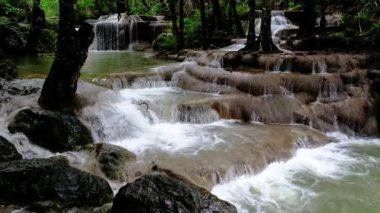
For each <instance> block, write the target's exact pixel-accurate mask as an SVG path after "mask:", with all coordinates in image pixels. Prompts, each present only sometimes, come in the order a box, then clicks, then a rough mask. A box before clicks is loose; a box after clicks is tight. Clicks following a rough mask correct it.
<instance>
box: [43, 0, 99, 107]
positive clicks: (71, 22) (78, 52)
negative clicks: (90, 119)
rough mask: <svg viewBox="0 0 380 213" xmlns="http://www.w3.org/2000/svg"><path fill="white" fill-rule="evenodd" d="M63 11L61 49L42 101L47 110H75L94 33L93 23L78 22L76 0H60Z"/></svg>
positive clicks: (61, 18) (58, 46) (60, 9)
mask: <svg viewBox="0 0 380 213" xmlns="http://www.w3.org/2000/svg"><path fill="white" fill-rule="evenodd" d="M59 12H60V13H59V29H58V39H57V50H56V53H55V57H54V61H53V65H52V66H51V69H50V72H49V75H48V77H47V78H46V80H45V82H44V85H43V88H42V91H41V96H40V98H39V100H38V103H39V104H40V106H41V107H42V108H44V109H48V110H52V111H61V112H67V113H71V112H72V111H73V107H74V99H75V93H76V90H77V83H78V79H79V76H80V69H81V67H82V66H83V64H84V62H85V61H86V59H87V54H88V48H89V46H90V45H91V43H92V41H93V39H94V32H93V31H92V25H90V24H88V23H78V21H77V18H76V13H75V0H59ZM76 24H80V25H78V26H76ZM76 27H79V29H78V30H76Z"/></svg>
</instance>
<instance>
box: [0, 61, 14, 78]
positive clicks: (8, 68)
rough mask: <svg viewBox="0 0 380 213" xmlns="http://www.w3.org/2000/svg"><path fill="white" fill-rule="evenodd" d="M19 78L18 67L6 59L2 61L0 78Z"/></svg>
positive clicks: (0, 62) (0, 63)
mask: <svg viewBox="0 0 380 213" xmlns="http://www.w3.org/2000/svg"><path fill="white" fill-rule="evenodd" d="M17 77H18V74H17V68H16V65H15V64H14V63H13V62H11V61H9V60H6V59H0V78H4V79H6V80H12V79H15V78H17Z"/></svg>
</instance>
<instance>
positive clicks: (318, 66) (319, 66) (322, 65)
mask: <svg viewBox="0 0 380 213" xmlns="http://www.w3.org/2000/svg"><path fill="white" fill-rule="evenodd" d="M312 70H313V71H312V73H313V74H317V73H322V74H323V73H327V64H326V62H325V61H324V60H318V61H313V64H312Z"/></svg>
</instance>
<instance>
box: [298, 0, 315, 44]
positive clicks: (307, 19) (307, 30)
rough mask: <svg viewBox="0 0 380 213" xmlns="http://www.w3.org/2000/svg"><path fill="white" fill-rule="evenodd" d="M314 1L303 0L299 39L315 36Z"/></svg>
mask: <svg viewBox="0 0 380 213" xmlns="http://www.w3.org/2000/svg"><path fill="white" fill-rule="evenodd" d="M315 19H316V13H315V0H304V8H303V20H304V21H303V22H301V25H300V30H299V32H300V35H299V37H301V38H306V37H309V36H311V35H314V34H315Z"/></svg>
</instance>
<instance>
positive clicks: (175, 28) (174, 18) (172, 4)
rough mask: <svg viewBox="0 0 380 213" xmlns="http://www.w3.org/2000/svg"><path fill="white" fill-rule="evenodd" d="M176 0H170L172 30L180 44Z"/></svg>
mask: <svg viewBox="0 0 380 213" xmlns="http://www.w3.org/2000/svg"><path fill="white" fill-rule="evenodd" d="M175 1H176V0H169V10H170V15H171V18H172V32H173V35H174V36H175V38H176V40H177V46H178V26H177V13H176V9H175V5H176V3H175ZM176 51H177V50H176Z"/></svg>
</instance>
